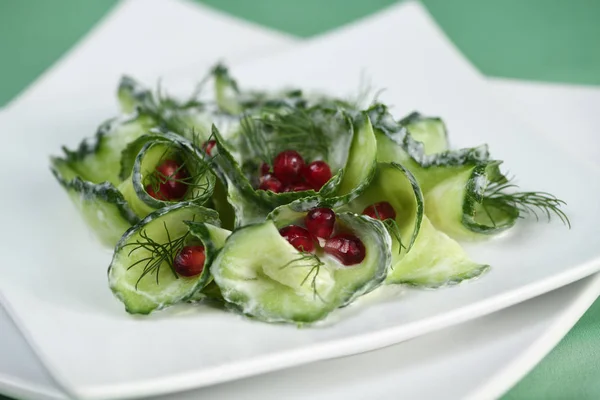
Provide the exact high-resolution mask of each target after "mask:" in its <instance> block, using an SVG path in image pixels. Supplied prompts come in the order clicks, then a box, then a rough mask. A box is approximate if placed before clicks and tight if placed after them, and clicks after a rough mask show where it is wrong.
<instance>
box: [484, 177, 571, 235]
mask: <svg viewBox="0 0 600 400" xmlns="http://www.w3.org/2000/svg"><path fill="white" fill-rule="evenodd" d="M516 188H518V186H517V185H515V184H514V183H512V179H509V180H507V179H501V180H498V181H493V182H490V183H489V184H488V186H487V187H486V189H485V192H484V195H483V201H482V206H483V209H484V211H485V212H486V214H487V216H488V217H489V218H490V221H491V222H492V224H494V226H496V223H495V221H494V219H493V218H492V214H491V212H490V211H489V209H488V207H495V208H497V209H499V210H501V211H505V212H508V213H511V212H514V211H515V210H516V211H517V212H518V213H519V217H521V218H522V217H523V216H524V215H527V214H533V216H535V218H536V220H539V219H540V216H541V215H542V216H543V215H545V216H546V218H547V219H548V221H550V220H551V219H552V216H553V215H555V216H557V217H558V218H559V219H560V220H561V221H562V223H563V224H565V225H567V226H568V227H569V229H570V228H571V222H570V221H569V217H567V215H566V214H565V212H564V211H563V210H562V209H561V207H562V206H565V205H566V204H567V203H566V202H565V201H563V200H560V199H559V198H557V197H556V196H554V195H552V194H550V193H547V192H518V191H512V192H511V191H510V190H514V189H516Z"/></svg>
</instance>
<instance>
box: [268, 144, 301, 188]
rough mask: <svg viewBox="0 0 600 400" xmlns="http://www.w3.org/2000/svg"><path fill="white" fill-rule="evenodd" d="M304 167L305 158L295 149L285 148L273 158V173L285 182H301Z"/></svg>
mask: <svg viewBox="0 0 600 400" xmlns="http://www.w3.org/2000/svg"><path fill="white" fill-rule="evenodd" d="M303 168H304V159H303V158H302V156H301V155H300V154H299V153H298V152H297V151H294V150H285V151H282V152H281V153H279V154H278V155H277V156H276V157H275V160H273V174H274V175H275V177H276V178H277V179H279V180H280V181H281V182H283V183H284V184H289V183H296V182H299V181H300V180H301V179H302V177H301V176H300V174H301V172H302V169H303Z"/></svg>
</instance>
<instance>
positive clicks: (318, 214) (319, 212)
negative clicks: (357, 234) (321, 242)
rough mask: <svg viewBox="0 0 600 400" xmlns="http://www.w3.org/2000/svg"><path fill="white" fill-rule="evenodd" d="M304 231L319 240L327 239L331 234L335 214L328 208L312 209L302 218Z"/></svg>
mask: <svg viewBox="0 0 600 400" xmlns="http://www.w3.org/2000/svg"><path fill="white" fill-rule="evenodd" d="M304 224H305V225H306V229H308V231H309V232H310V233H312V234H313V235H315V236H316V237H319V238H323V239H327V238H329V237H330V236H331V234H332V233H333V227H334V225H335V212H334V211H333V210H332V209H330V208H325V207H320V208H313V209H312V210H310V211H309V212H308V214H306V217H304Z"/></svg>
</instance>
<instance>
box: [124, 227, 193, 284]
mask: <svg viewBox="0 0 600 400" xmlns="http://www.w3.org/2000/svg"><path fill="white" fill-rule="evenodd" d="M163 226H164V229H165V233H166V236H167V242H166V243H159V242H157V241H155V240H154V239H152V238H151V237H150V236H149V235H148V233H147V231H146V230H145V229H143V230H142V231H141V232H140V233H139V235H140V238H141V239H138V240H137V241H136V242H135V243H127V244H125V245H124V246H123V247H132V249H131V250H130V251H129V253H128V254H127V256H132V255H133V254H134V253H136V252H138V251H140V250H145V251H147V252H149V255H148V256H147V257H144V258H141V259H139V260H137V261H136V262H134V263H133V264H131V265H130V266H129V267H127V270H128V271H129V270H131V269H132V268H135V267H137V266H139V265H142V266H143V268H142V271H141V273H140V276H139V278H138V279H137V281H136V283H135V289H136V290H137V288H138V285H139V283H140V282H141V280H142V279H143V278H144V277H145V276H146V275H152V274H155V275H156V284H157V285H158V284H159V275H160V269H161V268H162V266H163V264H167V265H168V267H169V268H170V269H171V271H172V272H173V276H175V279H179V275H177V272H176V271H175V267H174V266H173V262H174V260H175V257H176V256H177V254H178V253H179V252H180V251H181V249H183V247H184V245H185V242H186V240H187V238H188V236H189V232H186V233H185V234H184V235H182V236H180V237H178V238H174V239H172V238H171V234H170V232H169V228H168V227H167V224H166V222H163Z"/></svg>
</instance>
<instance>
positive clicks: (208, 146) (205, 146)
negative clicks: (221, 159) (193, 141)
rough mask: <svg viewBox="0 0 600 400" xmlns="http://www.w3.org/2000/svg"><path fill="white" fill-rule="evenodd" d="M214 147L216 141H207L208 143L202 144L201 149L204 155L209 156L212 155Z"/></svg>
mask: <svg viewBox="0 0 600 400" xmlns="http://www.w3.org/2000/svg"><path fill="white" fill-rule="evenodd" d="M216 145H217V141H216V140H209V141H206V142H204V144H203V145H202V148H203V149H204V151H205V152H206V154H208V155H209V156H210V155H211V153H212V150H213V149H214V147H215V146H216Z"/></svg>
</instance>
